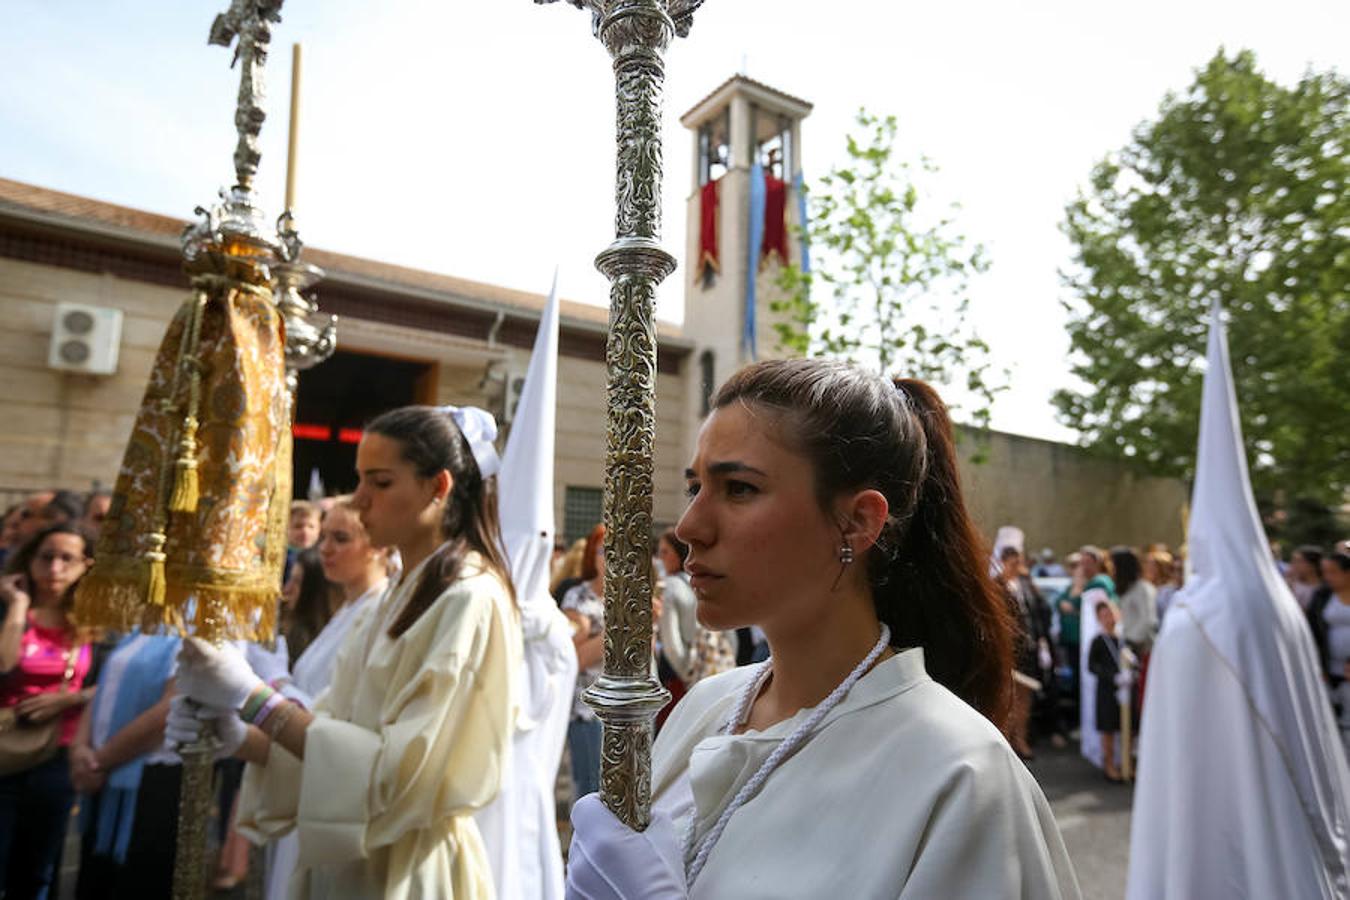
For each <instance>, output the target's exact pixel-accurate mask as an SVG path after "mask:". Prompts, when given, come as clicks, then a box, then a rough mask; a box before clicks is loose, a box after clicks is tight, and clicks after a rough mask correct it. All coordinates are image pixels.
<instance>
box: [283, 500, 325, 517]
mask: <svg viewBox="0 0 1350 900" xmlns="http://www.w3.org/2000/svg"><path fill="white" fill-rule="evenodd" d="M299 514H304V515H306V516H320V517H321V516H322V512H321V511H320V509H319V507H318V505H317V504H314V503H310V502H309V501H308V500H292V501H291V512H290V517H291V518H292V519H294V518H295V517H296V516H297V515H299Z"/></svg>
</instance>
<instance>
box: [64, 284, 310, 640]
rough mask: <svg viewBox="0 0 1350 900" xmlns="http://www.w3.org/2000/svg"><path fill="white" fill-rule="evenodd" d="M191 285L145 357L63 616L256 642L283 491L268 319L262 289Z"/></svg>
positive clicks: (266, 615) (280, 395)
mask: <svg viewBox="0 0 1350 900" xmlns="http://www.w3.org/2000/svg"><path fill="white" fill-rule="evenodd" d="M194 284H195V285H197V286H198V291H197V292H196V294H195V295H194V296H193V297H192V298H191V299H190V300H189V301H188V302H187V303H185V304H184V305H183V308H182V309H181V310H180V311H179V313H178V314H177V316H175V318H174V320H173V321H172V322H171V323H170V325H169V328H168V332H167V333H166V334H165V336H164V341H163V343H162V344H161V345H160V349H159V353H158V355H157V356H156V357H155V364H154V369H153V370H152V372H151V375H150V382H149V384H148V385H147V387H146V390H145V398H144V400H143V401H142V403H141V409H140V412H139V413H138V414H137V416H136V422H135V425H134V427H133V429H132V433H131V440H130V442H129V443H128V445H127V450H126V454H125V456H124V457H123V460H122V468H121V471H120V472H119V473H118V476H117V484H116V487H115V489H114V492H113V501H112V508H111V509H110V510H109V512H108V516H107V519H106V521H105V523H104V525H103V529H102V531H101V533H100V534H99V538H98V543H97V545H96V548H95V554H94V555H95V559H94V566H93V568H92V569H91V570H90V572H89V574H88V575H86V576H85V578H84V579H83V581H82V582H81V583H80V586H79V589H78V591H77V593H76V597H75V617H76V620H77V621H79V622H80V623H81V624H87V625H92V626H97V627H105V628H115V629H119V630H125V629H130V628H134V627H137V626H142V627H147V628H157V627H163V626H167V627H169V628H172V629H175V630H178V631H179V632H180V633H185V634H197V635H200V636H202V637H204V638H206V639H208V640H222V639H247V640H268V639H270V638H271V635H272V631H273V628H274V626H275V619H276V608H277V597H278V594H279V590H280V585H281V569H282V565H283V563H284V559H285V552H286V540H285V528H286V519H287V514H288V511H289V506H290V499H291V435H290V405H289V397H288V393H287V388H286V374H285V347H284V344H285V341H284V334H283V326H282V320H281V317H280V315H279V314H278V312H277V310H276V307H275V306H274V305H273V303H272V296H271V291H270V289H269V288H267V287H266V286H263V285H255V284H249V283H246V282H244V281H242V280H234V279H229V280H227V279H225V278H224V277H221V276H216V277H211V276H207V277H206V278H199V279H194Z"/></svg>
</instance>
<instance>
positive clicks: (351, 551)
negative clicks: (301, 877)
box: [238, 496, 389, 900]
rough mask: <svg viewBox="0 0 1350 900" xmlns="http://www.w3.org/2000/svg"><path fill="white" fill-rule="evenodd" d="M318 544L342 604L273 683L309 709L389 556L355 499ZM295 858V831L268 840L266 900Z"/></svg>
mask: <svg viewBox="0 0 1350 900" xmlns="http://www.w3.org/2000/svg"><path fill="white" fill-rule="evenodd" d="M317 548H318V551H319V562H320V563H321V564H322V566H323V574H324V577H325V578H327V579H328V580H329V581H331V582H332V583H333V584H336V585H337V586H338V588H339V589H340V590H341V592H342V593H341V604H342V605H341V606H339V607H338V608H337V609H336V610H334V611H333V616H332V618H330V619H329V620H328V624H327V625H325V626H324V627H323V630H322V631H320V632H319V633H318V635H316V636H315V638H314V640H312V641H311V642H310V643H309V645H308V646H307V647H305V651H304V652H303V653H301V654H300V656H299V658H298V659H296V661H295V668H294V670H293V671H292V672H291V675H290V678H289V679H287V681H286V682H285V684H284V685H280V686H279V685H277V684H275V683H274V684H273V685H272V686H273V687H280V689H281V691H282V693H283V694H285V695H286V697H287V698H289V699H291V700H295V701H296V702H298V703H300V704H301V705H303V706H305V707H306V708H309V709H312V708H313V707H314V701H315V700H316V699H317V698H318V697H319V696H320V695H322V694H323V692H324V691H326V690H327V689H328V685H329V683H330V682H331V681H332V680H333V668H334V666H336V664H337V655H338V651H339V650H340V649H341V647H342V645H343V643H344V642H345V641H346V638H347V634H348V632H350V631H351V630H352V625H353V624H354V623H355V622H356V620H357V618H359V617H360V616H361V615H362V614H363V613H364V612H365V610H366V609H367V608H368V607H370V606H372V605H377V604H378V603H379V600H380V597H382V596H383V595H384V591H385V588H387V587H388V586H389V571H388V567H389V554H388V552H387V551H386V550H384V549H383V548H381V547H376V546H375V545H374V544H372V543H371V542H370V536H369V535H367V534H366V529H365V526H364V525H362V524H361V518H360V510H359V509H358V508H357V506H356V499H355V498H354V497H351V496H344V497H338V498H337V499H336V500H335V501H334V502H333V505H332V506H331V507H330V508H329V509H328V511H327V512H326V513H324V515H323V519H322V522H321V524H320V526H319V542H318V544H317ZM255 670H256V667H255ZM252 806H253V805H251V808H252ZM256 824H257V823H255V822H252V821H246V820H245V819H243V818H240V819H239V822H238V826H239V827H242V828H243V829H244V830H245V831H247V832H251V833H253V834H254V835H257V836H261V834H262V833H261V832H260V831H259V830H258V829H257V828H256ZM299 856H300V840H299V837H298V836H297V835H296V834H295V832H294V831H292V832H289V833H287V834H285V835H282V837H281V838H280V839H279V840H278V841H277V842H276V843H275V844H273V846H272V848H271V852H270V854H269V856H268V861H267V894H266V896H267V900H285V897H286V892H287V889H288V885H289V883H290V880H291V874H292V873H293V872H294V871H295V866H296V862H297V860H298V859H299Z"/></svg>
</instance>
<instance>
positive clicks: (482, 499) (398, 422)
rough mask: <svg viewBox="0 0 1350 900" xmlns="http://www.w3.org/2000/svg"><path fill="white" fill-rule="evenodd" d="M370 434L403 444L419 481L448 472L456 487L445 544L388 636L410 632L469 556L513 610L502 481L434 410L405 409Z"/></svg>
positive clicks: (444, 523) (444, 524)
mask: <svg viewBox="0 0 1350 900" xmlns="http://www.w3.org/2000/svg"><path fill="white" fill-rule="evenodd" d="M365 430H366V431H367V432H370V433H373V434H379V435H383V436H384V437H387V438H390V439H391V440H395V441H398V443H399V446H400V449H401V455H402V457H403V459H404V460H405V461H406V462H408V463H411V464H412V467H413V470H414V471H415V472H416V473H417V477H418V478H434V477H435V476H436V475H438V474H439V473H440V472H442V471H449V473H450V477H451V480H452V482H453V485H452V486H451V488H450V496H449V497H447V498H446V502H445V513H444V518H443V519H442V520H441V532H442V536H443V537H444V538H445V540H446V544H445V546H444V547H442V548H441V549H439V550H437V551H436V552H435V553H433V554H432V555H431V558H430V559H428V560H427V563H426V566H425V568H423V569H422V576H421V579H420V580H419V581H418V584H417V587H416V588H414V589H413V593H412V596H411V597H409V598H408V602H407V605H405V606H404V607H403V609H402V610H400V611H399V613H398V615H397V617H395V619H394V622H393V624H392V625H390V626H389V636H390V637H392V638H396V637H398V636H399V635H401V634H403V633H404V632H405V631H407V630H408V629H409V628H411V627H412V626H413V625H414V624H415V623H416V622H417V620H418V619H419V618H421V617H422V613H424V612H426V611H427V610H428V609H430V608H431V605H432V604H433V603H435V602H436V598H437V597H439V596H440V595H441V594H442V593H444V592H445V589H446V588H447V587H449V586H450V585H451V584H453V583H454V582H455V581H457V580H458V579H459V575H460V568H461V567H462V566H463V564H464V556H465V554H466V553H468V552H469V551H474V552H476V553H478V555H480V556H481V557H482V558H483V562H484V563H485V564H486V565H487V568H488V570H489V571H491V572H493V573H494V574H496V576H497V577H498V578H499V579H500V580H501V582H502V585H503V586H504V587H505V588H506V591H507V595H508V596H509V597H510V598H511V602H512V603H513V604H514V603H515V601H516V592H515V588H514V587H513V586H512V584H511V569H510V568H509V567H508V566H507V564H506V558H505V556H504V555H503V554H502V529H501V523H500V521H499V519H498V517H497V479H496V477H495V476H493V477H490V478H484V477H483V475H482V473H481V472H480V471H479V470H478V463H477V462H476V461H475V460H474V458H473V451H472V450H471V449H470V448H469V442H468V441H467V440H465V438H464V435H463V433H462V432H461V431H460V430H459V427H458V426H457V425H455V423H454V421H453V420H452V419H451V418H450V416H448V415H447V414H446V413H444V412H442V411H441V410H439V409H436V408H434V407H430V406H403V407H400V408H398V409H393V410H390V411H389V412H387V413H383V414H381V415H379V416H377V417H375V419H374V420H372V421H371V423H370V424H369V425H367V426H366V429H365Z"/></svg>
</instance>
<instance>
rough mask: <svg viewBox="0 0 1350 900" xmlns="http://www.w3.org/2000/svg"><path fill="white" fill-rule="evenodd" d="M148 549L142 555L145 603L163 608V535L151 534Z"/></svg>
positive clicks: (165, 583) (166, 586)
mask: <svg viewBox="0 0 1350 900" xmlns="http://www.w3.org/2000/svg"><path fill="white" fill-rule="evenodd" d="M149 540H150V549H149V550H147V551H146V552H145V554H144V558H145V562H146V567H145V568H146V572H145V602H146V603H148V604H150V605H151V606H163V605H164V595H165V594H166V593H167V592H168V583H167V581H166V580H165V578H164V540H165V538H164V535H163V534H159V533H156V534H152V535H150V537H149Z"/></svg>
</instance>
